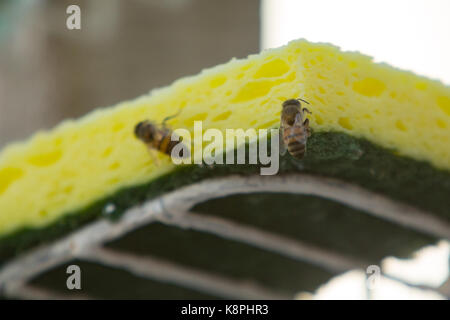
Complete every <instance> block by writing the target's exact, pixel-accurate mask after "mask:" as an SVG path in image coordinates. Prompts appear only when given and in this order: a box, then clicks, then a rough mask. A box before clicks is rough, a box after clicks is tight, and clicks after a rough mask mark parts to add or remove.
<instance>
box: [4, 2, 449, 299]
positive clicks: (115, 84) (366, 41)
mask: <svg viewBox="0 0 450 320" xmlns="http://www.w3.org/2000/svg"><path fill="white" fill-rule="evenodd" d="M72 4H76V5H78V6H79V7H80V8H81V29H80V30H69V29H68V28H67V27H66V19H67V17H68V14H67V13H66V9H67V7H68V6H69V5H72ZM449 15H450V1H448V0H396V1H388V0H378V1H360V0H344V1H333V0H315V1H306V0H298V1H295V0H291V1H289V0H226V1H220V0H164V1H161V0H95V1H94V0H70V1H66V0H0V148H2V147H3V146H4V145H5V144H7V143H9V142H12V141H17V140H22V139H25V138H26V137H28V136H30V135H31V134H32V133H34V132H35V131H36V130H39V129H49V128H52V127H53V126H55V125H56V124H57V123H59V122H60V121H61V120H63V119H66V118H77V117H80V116H82V115H84V114H86V113H87V112H89V111H90V110H93V109H94V108H97V107H105V106H109V105H112V104H115V103H117V102H120V101H123V100H126V99H132V98H134V97H137V96H139V95H142V94H144V93H146V92H148V91H149V90H151V89H152V88H155V87H161V86H166V85H169V84H170V83H171V82H173V81H174V80H176V79H177V78H179V77H182V76H186V75H191V74H196V73H198V72H199V71H200V70H202V69H204V68H208V67H211V66H214V65H216V64H220V63H225V62H227V61H228V60H230V59H231V58H233V57H237V58H244V57H246V56H247V55H248V54H251V53H257V52H259V51H260V50H261V49H264V48H270V47H277V46H280V45H283V44H286V43H287V42H288V41H290V40H292V39H297V38H306V39H307V40H310V41H316V42H317V41H319V42H330V43H333V44H335V45H338V46H341V47H342V48H343V49H345V50H356V51H361V52H363V53H366V54H369V55H371V56H374V58H375V60H376V61H381V62H387V63H390V64H393V65H395V66H397V67H401V68H404V69H409V70H413V71H415V72H417V73H420V74H423V75H426V76H429V77H432V78H436V79H439V80H441V81H444V82H446V83H450V59H448V57H450V19H448V17H449ZM427 250H428V251H425V252H426V253H424V254H422V256H426V257H427V258H426V259H425V258H423V257H422V256H420V257H418V258H417V261H419V262H417V261H416V264H413V266H412V267H411V265H409V267H408V268H409V269H402V268H403V267H404V265H405V264H407V263H412V262H411V261H409V262H408V261H399V260H395V259H394V258H392V259H394V260H392V259H391V260H388V262H387V263H391V266H392V267H391V268H394V269H392V270H394V273H395V272H397V273H399V274H401V275H404V274H405V273H407V271H404V270H415V271H408V272H412V276H411V277H412V279H414V277H415V278H416V279H417V278H420V279H422V280H420V281H419V282H420V283H421V284H426V285H436V286H437V285H439V284H442V283H443V282H444V281H445V279H446V278H447V275H448V256H449V245H448V243H447V242H442V243H440V244H439V245H438V246H435V247H432V248H428V249H427ZM430 250H431V251H430ZM430 252H432V253H430ZM423 259H425V260H423ZM389 261H391V262H389ZM402 263H403V265H402ZM396 268H397V269H396ZM399 268H400V269H399ZM411 268H412V269H411ZM414 268H415V269H414ZM399 270H400V271H399ZM401 270H403V271H401ZM342 277H344V280H342V279H343V278H342ZM411 277H410V278H411ZM427 277H428V278H427ZM430 277H431V278H433V277H434V278H433V279H431V280H430V279H429V278H430ZM423 279H425V280H423ZM426 279H428V280H426ZM364 281H365V275H364V273H361V271H354V272H352V273H349V274H346V275H344V276H340V278H339V279H335V280H334V282H333V281H332V282H330V283H332V284H333V286H331V287H330V288H331V289H328V291H327V290H326V291H320V292H318V293H317V295H318V297H324V298H364V297H365V294H366V291H365V286H364ZM386 281H387V280H386ZM427 281H428V282H427ZM433 281H434V282H433ZM389 283H390V284H389ZM389 286H390V287H389ZM395 286H397V289H395V290H397V291H393V290H394V289H392V288H394V287H395ZM398 286H400V287H398ZM333 288H334V289H333ZM336 288H337V289H336ZM384 288H385V289H383V290H381V289H380V290H381V291H380V294H379V296H378V297H394V298H402V297H403V298H408V297H409V298H411V297H432V298H434V297H440V296H436V295H435V293H430V292H425V291H420V290H419V291H417V290H416V289H411V288H408V287H405V286H402V285H400V284H398V283H394V284H392V283H391V282H389V281H387V282H386V286H385V287H384ZM333 290H334V291H333ZM402 290H403V291H402ZM411 290H413V291H411ZM382 292H384V293H382ZM383 294H384V295H383Z"/></svg>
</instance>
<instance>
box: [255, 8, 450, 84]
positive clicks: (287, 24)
mask: <svg viewBox="0 0 450 320" xmlns="http://www.w3.org/2000/svg"><path fill="white" fill-rule="evenodd" d="M262 4H263V5H262V22H263V32H262V39H261V43H262V46H263V48H271V47H278V46H281V45H284V44H286V43H287V42H289V41H290V40H293V39H298V38H305V39H307V40H309V41H313V42H330V43H333V44H335V45H337V46H340V47H341V48H342V49H344V50H351V51H360V52H362V53H365V54H368V55H370V56H373V57H374V58H375V60H376V61H382V62H388V63H389V64H392V65H394V66H396V67H399V68H402V69H408V70H412V71H414V72H416V73H419V74H422V75H425V76H428V77H432V78H436V79H439V80H442V81H444V82H446V83H447V84H450V1H449V0H262Z"/></svg>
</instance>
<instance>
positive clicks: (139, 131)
mask: <svg viewBox="0 0 450 320" xmlns="http://www.w3.org/2000/svg"><path fill="white" fill-rule="evenodd" d="M177 115H178V114H176V115H172V116H169V117H166V118H165V119H164V120H163V122H162V124H161V125H158V124H156V123H154V122H152V121H150V120H144V121H141V122H139V123H138V124H136V126H135V128H134V134H135V136H136V138H138V139H139V140H141V141H142V142H144V143H145V144H146V145H147V147H148V148H149V150H150V152H152V151H153V150H158V151H160V152H162V153H164V154H167V155H169V156H172V150H173V148H175V146H177V145H178V144H179V143H181V144H183V142H182V141H183V137H178V136H177V135H176V134H175V133H174V132H173V131H172V130H171V129H169V128H168V127H167V126H166V121H167V120H169V119H171V118H174V117H176V116H177ZM172 136H173V137H176V138H177V140H178V141H172V139H171V137H172ZM188 153H189V152H188V148H187V147H186V146H185V145H182V148H181V152H180V153H179V154H174V155H173V156H175V157H177V158H185V157H188V156H189V154H188ZM150 155H151V156H152V157H153V158H154V160H155V162H156V158H155V157H154V155H153V154H152V153H150Z"/></svg>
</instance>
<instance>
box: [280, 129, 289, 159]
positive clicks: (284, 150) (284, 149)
mask: <svg viewBox="0 0 450 320" xmlns="http://www.w3.org/2000/svg"><path fill="white" fill-rule="evenodd" d="M283 131H284V130H283V126H280V130H279V132H278V148H279V149H280V154H281V155H282V156H284V155H285V154H286V151H287V148H286V145H285V144H284V139H283Z"/></svg>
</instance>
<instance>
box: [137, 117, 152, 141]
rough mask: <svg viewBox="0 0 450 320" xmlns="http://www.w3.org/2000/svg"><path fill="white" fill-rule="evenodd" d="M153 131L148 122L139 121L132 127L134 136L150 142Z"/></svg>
mask: <svg viewBox="0 0 450 320" xmlns="http://www.w3.org/2000/svg"><path fill="white" fill-rule="evenodd" d="M153 131H154V130H153V125H152V124H151V122H150V121H148V120H144V121H141V122H139V123H138V124H137V125H136V126H135V127H134V135H135V136H136V138H138V139H141V140H147V141H148V140H151V139H152V138H153Z"/></svg>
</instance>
